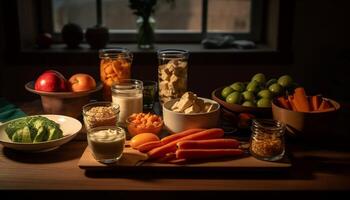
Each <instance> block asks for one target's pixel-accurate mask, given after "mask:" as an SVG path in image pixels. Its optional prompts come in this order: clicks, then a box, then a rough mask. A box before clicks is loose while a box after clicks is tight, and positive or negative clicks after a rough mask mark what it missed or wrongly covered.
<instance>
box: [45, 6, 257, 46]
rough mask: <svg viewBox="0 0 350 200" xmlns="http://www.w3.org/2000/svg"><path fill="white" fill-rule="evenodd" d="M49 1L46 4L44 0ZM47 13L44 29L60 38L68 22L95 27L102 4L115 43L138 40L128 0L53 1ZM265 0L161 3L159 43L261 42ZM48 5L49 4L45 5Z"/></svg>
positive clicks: (156, 17) (157, 11)
mask: <svg viewBox="0 0 350 200" xmlns="http://www.w3.org/2000/svg"><path fill="white" fill-rule="evenodd" d="M43 2H46V1H43ZM48 2H49V4H51V5H49V6H50V7H51V8H52V9H51V12H45V13H46V15H50V16H48V17H47V19H52V20H51V23H50V22H49V23H43V24H45V25H46V27H44V30H45V29H46V30H48V31H51V32H54V33H55V34H56V35H58V34H59V33H60V31H61V29H62V27H63V26H64V24H66V23H68V22H74V23H77V24H79V25H80V26H81V27H82V28H83V29H85V28H87V27H91V26H94V25H96V23H97V18H98V17H99V16H98V14H97V9H96V5H97V4H98V2H101V4H102V6H101V7H102V9H101V11H102V12H101V16H100V17H101V19H102V23H103V24H104V25H105V26H106V27H108V28H109V30H110V33H111V40H112V42H132V41H135V40H134V39H135V37H136V28H137V23H136V21H137V16H135V15H134V14H133V13H132V10H131V9H130V8H129V0H51V1H48ZM262 2H263V1H262V0H158V2H157V5H156V7H155V13H154V16H153V17H154V20H155V22H156V31H155V32H156V40H157V42H165V41H166V42H175V41H176V42H198V41H201V39H202V38H203V35H205V34H209V35H212V34H232V35H234V36H235V37H236V38H239V39H250V40H254V41H259V40H260V39H261V28H260V27H261V22H262V9H263V6H262V4H263V3H262ZM46 3H47V2H46Z"/></svg>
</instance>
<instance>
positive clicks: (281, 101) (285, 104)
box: [277, 96, 292, 110]
mask: <svg viewBox="0 0 350 200" xmlns="http://www.w3.org/2000/svg"><path fill="white" fill-rule="evenodd" d="M277 101H278V103H279V104H280V106H282V107H283V108H285V109H288V110H291V109H292V108H291V105H290V104H289V101H288V99H286V97H283V96H282V97H278V98H277Z"/></svg>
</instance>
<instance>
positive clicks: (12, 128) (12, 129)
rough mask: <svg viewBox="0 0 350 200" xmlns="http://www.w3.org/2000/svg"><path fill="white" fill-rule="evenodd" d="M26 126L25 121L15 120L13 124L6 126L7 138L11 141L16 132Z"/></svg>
mask: <svg viewBox="0 0 350 200" xmlns="http://www.w3.org/2000/svg"><path fill="white" fill-rule="evenodd" d="M26 125H27V123H26V119H20V120H16V121H14V122H11V123H9V124H8V125H7V127H6V129H5V131H6V133H7V135H8V137H9V138H11V139H12V137H13V135H14V134H15V133H16V131H17V130H19V129H22V128H23V127H25V126H26Z"/></svg>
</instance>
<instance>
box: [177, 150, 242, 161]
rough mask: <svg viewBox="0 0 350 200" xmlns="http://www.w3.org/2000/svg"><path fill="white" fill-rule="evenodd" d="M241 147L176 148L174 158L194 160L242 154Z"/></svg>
mask: <svg viewBox="0 0 350 200" xmlns="http://www.w3.org/2000/svg"><path fill="white" fill-rule="evenodd" d="M242 154H243V151H242V150H241V149H178V150H177V151H176V158H178V159H186V160H194V159H201V158H202V159H203V158H218V157H229V156H238V155H242Z"/></svg>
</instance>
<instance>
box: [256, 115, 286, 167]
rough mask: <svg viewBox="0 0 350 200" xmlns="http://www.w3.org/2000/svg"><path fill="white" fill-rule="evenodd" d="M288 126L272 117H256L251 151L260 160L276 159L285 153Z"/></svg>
mask: <svg viewBox="0 0 350 200" xmlns="http://www.w3.org/2000/svg"><path fill="white" fill-rule="evenodd" d="M285 129H286V126H285V124H283V123H282V122H280V121H277V120H272V119H254V120H253V123H252V135H251V139H250V153H251V155H253V156H254V157H256V158H257V159H260V160H267V161H276V160H280V159H282V158H283V156H284V153H285V143H284V132H285Z"/></svg>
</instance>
